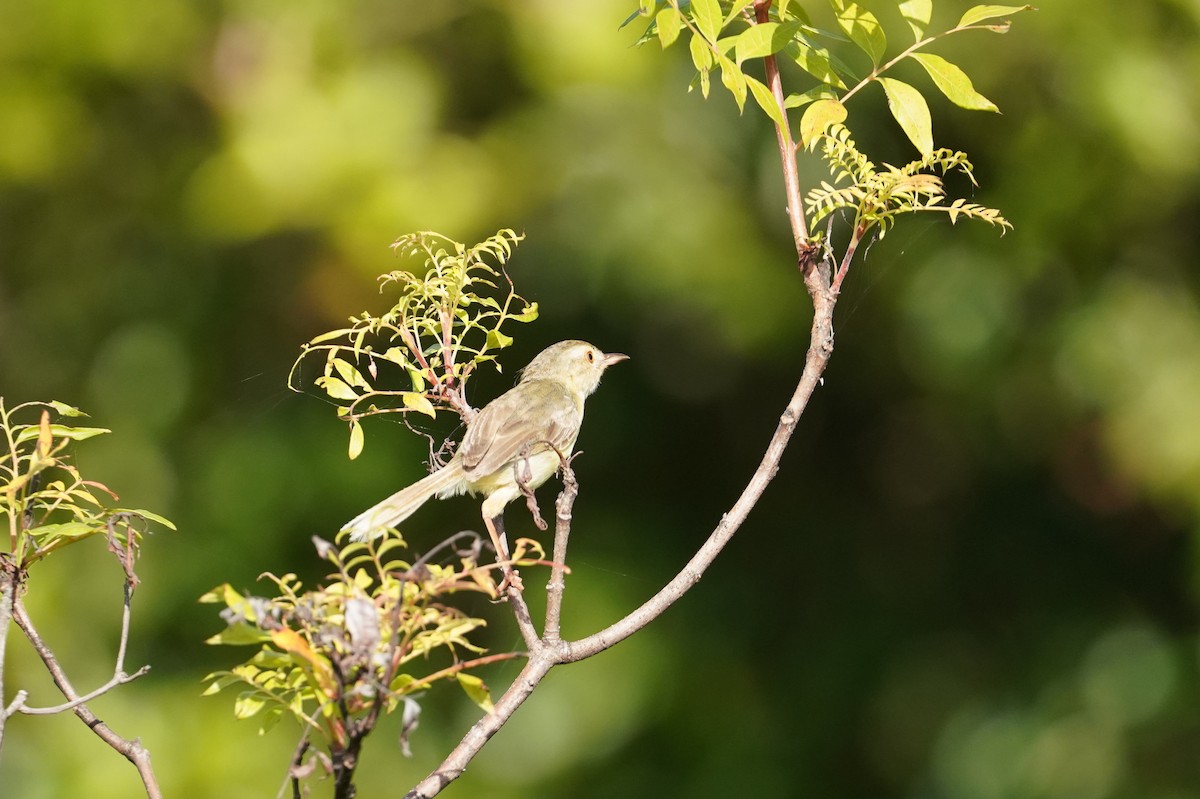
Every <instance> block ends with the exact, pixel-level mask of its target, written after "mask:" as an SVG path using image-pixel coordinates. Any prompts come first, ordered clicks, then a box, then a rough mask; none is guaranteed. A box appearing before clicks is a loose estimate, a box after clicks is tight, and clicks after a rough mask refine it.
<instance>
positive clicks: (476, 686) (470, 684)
mask: <svg viewBox="0 0 1200 799" xmlns="http://www.w3.org/2000/svg"><path fill="white" fill-rule="evenodd" d="M454 676H455V677H457V678H458V684H459V685H461V686H462V689H463V691H465V692H466V694H467V696H468V697H470V698H471V701H472V702H474V703H475V704H477V705H479V706H480V707H481V708H483V709H484V710H485V711H487V712H488V713H491V712H492V710H493V709H494V708H493V706H492V696H491V693H490V692H489V691H488V687H487V686H486V685H484V683H483V680H481V679H479V678H478V677H476V676H475V675H474V674H467V673H465V672H461V671H460V672H459V673H458V674H456V675H454Z"/></svg>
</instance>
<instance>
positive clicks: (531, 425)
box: [459, 380, 583, 476]
mask: <svg viewBox="0 0 1200 799" xmlns="http://www.w3.org/2000/svg"><path fill="white" fill-rule="evenodd" d="M533 382H536V383H538V385H536V386H535V385H532V384H531V382H526V383H522V384H519V385H518V386H516V387H515V388H513V389H510V390H509V391H507V392H505V393H504V394H501V395H500V396H499V397H497V398H496V399H494V400H492V401H491V402H489V403H488V404H487V405H486V406H485V407H484V409H483V410H481V411H480V412H479V414H478V415H477V416H476V417H475V419H474V420H473V421H472V422H471V426H470V427H468V428H467V434H466V436H464V437H463V442H462V446H461V447H460V448H459V455H460V457H461V458H462V465H463V469H464V470H465V471H466V472H467V473H468V474H473V475H477V476H478V475H488V474H492V473H493V472H496V471H498V470H499V469H500V468H502V467H503V466H504V465H505V464H508V463H511V462H512V461H514V460H516V459H517V458H518V457H519V456H520V455H521V451H522V450H523V449H525V448H526V447H527V446H529V445H531V444H536V443H537V442H539V441H549V442H550V443H551V444H553V445H554V446H555V447H557V448H558V449H559V450H561V451H562V452H563V453H564V454H566V452H567V451H568V450H570V448H571V447H572V446H574V444H575V438H576V436H577V435H578V434H579V424H580V422H581V421H582V415H583V408H582V407H581V403H579V402H578V401H577V400H576V399H575V398H574V396H573V395H572V394H571V392H570V391H568V390H567V389H566V387H564V386H560V385H558V384H557V383H555V382H553V381H548V380H547V381H542V380H539V381H533Z"/></svg>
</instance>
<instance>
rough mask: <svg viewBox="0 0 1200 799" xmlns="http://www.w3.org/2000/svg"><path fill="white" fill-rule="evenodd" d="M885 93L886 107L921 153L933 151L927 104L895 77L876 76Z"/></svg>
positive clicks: (925, 153)
mask: <svg viewBox="0 0 1200 799" xmlns="http://www.w3.org/2000/svg"><path fill="white" fill-rule="evenodd" d="M876 80H878V81H879V83H880V85H881V86H883V90H884V92H885V93H886V94H887V101H888V109H889V110H890V111H891V112H892V116H893V117H895V119H896V121H897V122H899V123H900V127H901V129H902V130H903V131H904V134H905V135H906V136H908V140H909V141H911V142H912V143H913V145H914V146H915V147H916V148H917V150H919V151H920V153H921V155H928V154H929V153H931V152H933V120H932V119H931V118H930V116H929V105H928V104H927V103H926V102H925V98H924V97H923V96H922V95H921V93H920V92H919V91H917V90H916V89H915V88H913V87H912V86H910V85H908V84H907V83H904V82H902V81H898V80H896V79H895V78H876Z"/></svg>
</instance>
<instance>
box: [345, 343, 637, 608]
mask: <svg viewBox="0 0 1200 799" xmlns="http://www.w3.org/2000/svg"><path fill="white" fill-rule="evenodd" d="M628 357H629V356H627V355H624V354H622V353H619V352H614V353H605V352H602V351H601V350H600V349H598V348H597V347H595V346H593V345H591V344H589V343H587V342H586V341H578V340H569V341H560V342H558V343H557V344H551V345H550V346H549V347H547V348H546V349H544V350H542V351H541V352H540V353H538V355H537V356H535V357H534V359H533V360H531V361H530V362H529V365H528V366H526V367H525V368H524V369H522V370H521V372H520V377H519V379H518V381H517V384H516V385H515V386H513V387H512V388H511V389H509V390H508V391H506V392H505V393H503V394H501V395H500V396H499V397H496V399H494V400H492V401H491V402H489V403H488V404H487V405H485V406H484V407H483V409H482V410H480V411H479V412H478V413H477V414H476V415H475V417H474V419H472V420H471V421H470V422H469V423H468V425H467V432H466V434H465V435H464V436H463V440H462V444H461V445H460V446H459V448H458V450H457V452H455V453H454V456H453V457H452V458H451V459H450V461H449V462H448V463H447V464H446V465H445V466H443V467H442V468H440V469H438V470H437V471H435V472H433V473H431V474H429V475H428V476H426V477H423V478H421V479H420V480H418V481H417V482H415V483H413V484H412V485H410V486H407V487H406V488H402V489H401V490H399V491H397V492H396V493H395V494H392V495H391V496H390V497H388V498H387V499H385V500H383V501H382V502H379V503H377V504H375V505H373V506H371V507H370V508H367V509H366V510H365V511H363V512H362V513H360V514H359V515H358V516H356V517H354V518H353V519H352V520H350V521H349V522H347V523H346V524H345V525H344V526H343V528H342V529H343V532H348V533H349V536H350V538H351V540H353V541H367V540H370V539H373V538H378V537H380V536H383V535H386V534H387V532H388V530H390V529H393V528H395V527H396V526H397V525H398V524H400V523H401V522H403V521H404V520H405V519H407V518H408V517H409V516H411V515H412V514H413V513H414V512H416V510H417V509H418V508H420V507H421V506H422V505H424V504H425V502H426V501H428V500H429V499H430V498H431V497H433V496H435V495H436V496H437V497H439V498H445V497H450V496H454V495H456V494H462V493H469V494H471V495H482V496H483V503H482V507H481V510H482V512H483V520H484V523H485V524H486V526H487V528H488V532H489V534H490V535H491V537H492V543H493V546H495V547H496V555H497V558H498V559H500V560H501V561H503V560H504V559H506V558H507V551H506V547H505V546H504V543H503V515H504V508H505V506H506V505H508V503H510V502H512V501H513V500H514V499H516V498H517V497H520V496H522V495H523V494H524V493H526V490H532V489H535V488H537V487H538V486H540V485H542V483H544V482H546V481H547V480H548V479H550V477H551V475H553V474H554V473H555V472H557V471H558V469H559V467H560V466H561V465H562V461H563V459H564V458H566V457H568V456H569V455H570V454H571V451H572V450H573V449H574V447H575V440H576V438H578V436H579V428H580V425H581V424H582V422H583V405H584V401H585V400H586V399H587V398H588V397H589V396H590V395H591V394H592V393H593V392H594V391H595V390H596V388H597V386H599V385H600V378H601V376H602V375H603V374H604V371H605V370H606V369H608V367H610V366H612V365H613V364H616V363H620V362H621V361H624V360H627V359H628ZM507 575H508V571H507V568H506V576H507ZM517 585H518V586H519V583H517Z"/></svg>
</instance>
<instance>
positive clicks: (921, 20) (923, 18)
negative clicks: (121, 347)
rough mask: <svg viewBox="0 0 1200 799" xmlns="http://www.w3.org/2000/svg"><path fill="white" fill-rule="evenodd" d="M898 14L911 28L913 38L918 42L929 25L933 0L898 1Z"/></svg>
mask: <svg viewBox="0 0 1200 799" xmlns="http://www.w3.org/2000/svg"><path fill="white" fill-rule="evenodd" d="M900 14H901V16H903V17H904V21H905V22H907V23H908V27H910V28H912V32H913V40H914V41H918V42H919V41H921V39H922V38H924V36H925V29H926V28H928V27H929V18H930V17H931V16H933V0H904V1H903V2H902V3H900Z"/></svg>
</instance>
